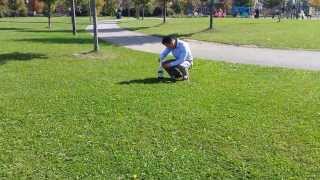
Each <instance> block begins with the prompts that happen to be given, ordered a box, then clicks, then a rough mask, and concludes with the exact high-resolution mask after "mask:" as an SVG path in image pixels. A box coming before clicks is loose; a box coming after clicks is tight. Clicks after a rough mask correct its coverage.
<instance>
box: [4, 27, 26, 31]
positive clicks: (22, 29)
mask: <svg viewBox="0 0 320 180" xmlns="http://www.w3.org/2000/svg"><path fill="white" fill-rule="evenodd" d="M25 30H27V29H26V28H0V31H25Z"/></svg>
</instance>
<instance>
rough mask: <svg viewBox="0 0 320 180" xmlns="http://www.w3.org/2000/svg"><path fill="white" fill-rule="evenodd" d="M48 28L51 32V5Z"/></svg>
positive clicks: (49, 7) (49, 6)
mask: <svg viewBox="0 0 320 180" xmlns="http://www.w3.org/2000/svg"><path fill="white" fill-rule="evenodd" d="M48 28H49V30H51V4H48Z"/></svg>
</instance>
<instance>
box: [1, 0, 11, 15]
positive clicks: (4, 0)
mask: <svg viewBox="0 0 320 180" xmlns="http://www.w3.org/2000/svg"><path fill="white" fill-rule="evenodd" d="M8 13H9V6H8V0H0V17H4V16H6V15H7V14H8Z"/></svg>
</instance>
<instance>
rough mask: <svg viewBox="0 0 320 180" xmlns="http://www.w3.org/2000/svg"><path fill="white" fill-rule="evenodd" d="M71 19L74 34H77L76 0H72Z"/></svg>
mask: <svg viewBox="0 0 320 180" xmlns="http://www.w3.org/2000/svg"><path fill="white" fill-rule="evenodd" d="M71 11H72V12H71V13H72V16H71V20H72V33H73V35H77V28H76V4H75V0H72V6H71Z"/></svg>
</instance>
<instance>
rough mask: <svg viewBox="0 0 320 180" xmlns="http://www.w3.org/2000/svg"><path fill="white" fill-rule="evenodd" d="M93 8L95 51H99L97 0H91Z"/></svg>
mask: <svg viewBox="0 0 320 180" xmlns="http://www.w3.org/2000/svg"><path fill="white" fill-rule="evenodd" d="M91 9H92V16H93V35H94V36H93V37H94V38H93V40H94V42H93V44H94V51H95V52H97V51H99V40H98V27H97V11H96V10H97V4H96V0H91Z"/></svg>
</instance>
